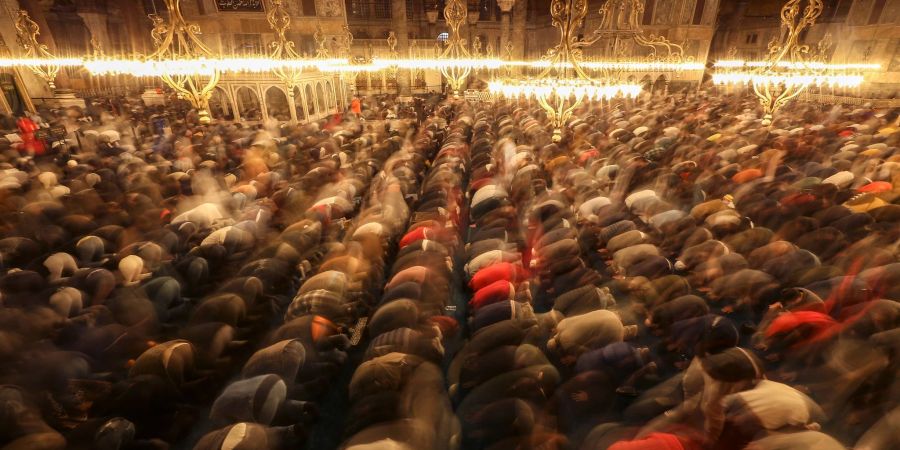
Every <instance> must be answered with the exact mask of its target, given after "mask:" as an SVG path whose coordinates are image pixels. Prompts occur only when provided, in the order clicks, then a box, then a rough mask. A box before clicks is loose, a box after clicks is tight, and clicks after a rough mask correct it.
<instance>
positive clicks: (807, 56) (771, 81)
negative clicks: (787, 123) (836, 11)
mask: <svg viewBox="0 0 900 450" xmlns="http://www.w3.org/2000/svg"><path fill="white" fill-rule="evenodd" d="M804 1H806V2H807V3H806V7H803V2H804ZM823 10H824V5H823V3H822V0H788V1H787V2H786V3H785V4H784V6H783V7H782V8H781V32H780V34H779V35H778V36H776V37H774V38H772V40H771V41H770V42H769V45H768V50H769V52H768V55H767V57H766V60H765V62H766V63H765V65H764V66H763V67H761V68H760V70H759V74H760V75H761V77H756V78H754V79H753V83H752V84H753V93H754V94H755V95H756V97H757V98H758V99H759V102H760V105H761V106H762V108H763V124H764V125H769V124H771V123H772V118H773V117H774V115H775V114H776V113H777V112H778V111H779V110H780V109H781V108H782V107H784V106H785V105H786V104H787V103H788V102H790V101H791V100H793V99H794V98H796V97H797V96H798V95H800V94H801V93H802V92H803V91H805V90H806V89H807V88H808V87H809V86H810V85H811V84H812V79H810V78H807V80H810V81H806V82H802V83H788V82H784V81H778V75H781V74H783V73H784V72H785V70H784V69H782V68H783V67H784V66H786V65H785V64H783V63H784V62H790V63H791V65H790V67H797V66H799V67H801V68H802V70H803V71H804V72H805V74H806V75H808V76H810V75H811V76H815V75H821V73H822V72H823V71H824V69H822V68H819V67H822V66H819V65H815V64H811V63H824V62H825V60H826V59H827V55H828V51H829V50H830V49H831V46H832V44H831V35H830V34H826V35H825V37H824V38H823V39H822V40H821V41H819V43H818V44H817V45H816V50H815V52H813V53H810V51H811V48H810V46H809V45H808V44H803V43H801V42H800V38H801V36H802V34H803V32H804V31H805V30H808V29H809V28H810V27H812V26H813V25H815V23H816V19H818V18H819V16H820V15H821V14H822V11H823Z"/></svg>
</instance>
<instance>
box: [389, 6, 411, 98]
mask: <svg viewBox="0 0 900 450" xmlns="http://www.w3.org/2000/svg"><path fill="white" fill-rule="evenodd" d="M391 28H392V29H393V30H394V34H395V35H396V36H397V53H398V54H399V55H398V56H399V57H400V58H406V57H407V52H408V50H409V30H408V29H407V19H406V0H391ZM409 84H410V82H409V70H407V69H400V70H399V71H397V89H398V90H399V91H400V95H404V96H405V95H410V91H409Z"/></svg>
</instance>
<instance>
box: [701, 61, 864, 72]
mask: <svg viewBox="0 0 900 450" xmlns="http://www.w3.org/2000/svg"><path fill="white" fill-rule="evenodd" d="M771 64H772V63H771V62H769V61H743V60H723V61H717V62H716V63H715V64H713V67H716V68H723V69H733V68H745V67H755V68H760V67H768V66H770V65H771ZM774 67H776V68H779V69H789V70H826V71H845V70H848V71H849V70H880V69H881V64H872V63H846V64H831V63H824V62H819V61H808V62H791V61H779V62H778V63H776V64H775V66H774Z"/></svg>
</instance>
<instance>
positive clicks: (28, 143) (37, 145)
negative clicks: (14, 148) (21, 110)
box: [16, 115, 46, 156]
mask: <svg viewBox="0 0 900 450" xmlns="http://www.w3.org/2000/svg"><path fill="white" fill-rule="evenodd" d="M16 125H18V127H19V134H21V135H22V149H23V151H24V152H25V153H27V154H28V155H32V156H40V155H43V154H44V152H45V151H46V149H45V147H44V141H42V140H40V139H36V138H35V136H34V132H35V131H37V130H39V129H40V128H41V127H40V126H39V125H38V124H37V123H35V122H34V121H33V120H31V118H29V117H28V116H26V115H22V116H21V117H19V120H18V121H16Z"/></svg>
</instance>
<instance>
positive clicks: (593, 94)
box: [488, 79, 643, 100]
mask: <svg viewBox="0 0 900 450" xmlns="http://www.w3.org/2000/svg"><path fill="white" fill-rule="evenodd" d="M642 90H643V88H642V87H641V85H639V84H604V83H596V82H591V81H588V80H580V79H558V80H551V79H543V80H530V81H529V80H521V81H491V82H489V83H488V91H490V92H491V93H494V94H499V95H502V96H504V97H507V98H518V97H520V96H525V97H544V98H547V97H551V96H558V97H560V98H570V97H575V98H577V99H583V98H588V99H591V100H606V99H611V98H616V97H625V98H634V97H637V96H638V95H640V93H641V91H642Z"/></svg>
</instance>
